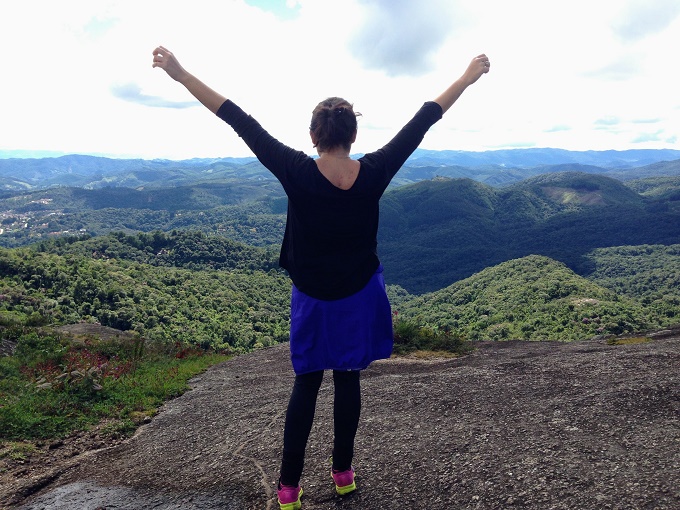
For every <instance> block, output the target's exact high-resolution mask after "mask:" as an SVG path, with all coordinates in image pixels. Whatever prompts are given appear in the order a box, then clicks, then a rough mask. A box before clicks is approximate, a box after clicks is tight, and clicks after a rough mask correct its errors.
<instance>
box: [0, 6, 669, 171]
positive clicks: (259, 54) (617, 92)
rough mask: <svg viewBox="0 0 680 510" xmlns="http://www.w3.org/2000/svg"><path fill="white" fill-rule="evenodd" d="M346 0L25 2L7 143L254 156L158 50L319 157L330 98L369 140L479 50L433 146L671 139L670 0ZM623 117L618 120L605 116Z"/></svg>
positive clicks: (0, 107) (4, 135)
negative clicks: (476, 75)
mask: <svg viewBox="0 0 680 510" xmlns="http://www.w3.org/2000/svg"><path fill="white" fill-rule="evenodd" d="M250 4H252V5H250ZM339 5H340V4H339V3H336V2H327V1H319V0H294V1H289V2H287V4H284V3H283V2H278V3H276V2H273V1H267V0H249V1H248V2H246V1H245V0H213V1H211V0H194V1H193V2H185V1H179V0H165V1H163V2H161V1H159V0H145V1H143V2H140V1H137V0H102V1H97V2H93V1H91V0H62V1H60V2H53V1H51V0H24V1H22V2H14V3H13V4H12V10H11V14H9V15H4V13H3V15H0V45H1V47H2V48H4V49H5V51H4V52H3V76H4V79H3V86H2V88H0V118H1V119H2V121H0V149H4V150H12V149H24V150H25V149H34V150H41V149H42V150H56V151H63V152H85V153H106V154H119V155H138V156H143V157H171V158H184V157H187V158H188V157H195V156H240V155H248V154H249V152H248V149H247V148H246V147H245V146H244V144H243V143H242V141H241V140H240V139H239V138H238V137H236V136H235V135H234V134H233V132H231V130H230V129H229V128H228V127H227V126H224V125H222V124H221V122H220V121H219V120H218V119H215V118H212V117H211V115H210V113H209V112H207V111H206V110H205V109H203V108H191V107H189V106H191V105H194V104H195V102H194V100H193V98H192V97H191V96H190V95H189V94H188V93H187V92H186V90H184V89H183V87H181V86H180V85H179V84H177V83H175V82H173V81H172V80H170V79H169V78H168V77H167V76H165V73H164V72H163V71H161V70H160V69H152V67H151V51H152V50H153V48H154V47H155V46H157V45H158V44H163V45H165V46H166V47H168V48H170V49H171V50H172V51H174V52H175V53H176V54H177V55H178V57H179V58H180V60H181V62H182V63H183V64H184V65H185V67H187V69H189V70H190V71H192V72H194V73H195V74H196V75H197V76H199V77H200V78H201V79H203V80H204V81H205V82H206V83H208V84H209V85H211V86H212V87H214V88H215V89H217V90H219V91H220V92H222V93H223V94H225V95H226V96H227V97H229V98H230V99H233V100H234V101H236V102H237V103H238V104H239V105H241V106H242V107H243V108H244V109H245V110H246V111H248V112H249V113H251V114H253V115H254V116H255V117H256V118H257V119H258V120H260V122H261V123H262V124H263V125H264V126H265V127H267V128H268V129H269V130H270V131H271V132H272V134H274V135H275V136H277V137H278V138H280V139H281V140H282V141H284V142H285V143H288V144H290V145H292V146H295V147H296V148H299V149H301V150H305V151H310V152H311V151H312V147H311V143H310V141H309V137H308V133H307V127H308V124H309V117H310V114H311V110H312V108H313V107H314V105H315V104H316V103H317V102H318V101H320V100H321V99H323V98H325V97H328V96H332V95H339V96H342V97H345V98H347V99H348V100H350V101H352V102H353V103H354V104H355V106H356V108H357V109H358V110H359V111H361V112H362V114H363V117H362V118H361V121H360V125H359V130H360V132H359V139H358V141H357V143H356V144H355V147H354V148H355V150H356V151H357V152H366V151H369V150H373V149H375V148H377V147H378V146H379V145H380V144H382V143H385V142H386V141H387V140H389V138H390V137H391V136H392V135H394V134H395V133H396V130H397V129H398V128H399V127H400V126H401V125H402V124H403V123H404V122H406V121H407V120H408V119H409V118H410V117H411V116H412V114H413V113H414V112H415V110H416V109H417V108H418V107H419V106H420V104H422V102H423V101H425V100H429V99H432V98H434V97H436V95H437V94H438V93H440V92H441V91H442V90H443V89H444V88H445V87H446V86H448V85H449V84H450V83H451V82H452V81H453V80H454V79H456V78H457V77H458V76H459V75H460V74H461V73H462V71H463V70H464V68H465V66H466V65H467V64H468V62H469V61H470V59H471V58H472V57H473V56H475V55H476V54H478V53H480V52H486V53H487V54H488V55H489V57H490V58H491V62H492V68H491V72H490V73H489V75H487V76H484V77H483V78H482V79H481V80H480V81H479V82H478V83H477V84H475V85H474V86H473V87H471V88H470V89H469V90H467V91H466V92H465V94H464V95H463V97H462V98H461V99H460V101H459V102H458V103H457V104H456V105H455V106H454V107H453V109H452V110H451V111H450V112H449V113H447V115H446V116H445V118H444V119H443V120H442V121H440V123H438V124H437V125H436V126H434V128H433V129H432V130H431V131H430V132H429V133H428V135H427V136H426V138H425V140H424V142H423V147H426V148H434V149H461V150H485V149H490V148H498V147H512V146H515V147H524V146H536V147H540V146H551V147H561V148H566V149H578V150H587V149H610V148H611V149H624V148H628V147H631V146H632V145H633V144H635V146H645V147H650V148H661V147H672V148H678V136H679V135H680V132H679V131H680V97H679V96H678V94H677V90H680V77H678V73H676V72H675V71H674V65H675V62H676V61H677V57H676V55H675V52H676V51H677V48H678V47H680V15H679V10H680V8H678V5H679V4H678V2H677V1H674V0H673V1H670V0H668V1H667V0H659V1H655V2H644V1H643V0H601V1H598V2H592V1H590V0H572V2H569V3H563V4H556V3H554V2H545V1H542V0H541V1H539V0H515V1H513V2H507V1H502V0H427V1H422V2H413V1H407V0H392V1H388V0H375V1H371V2H368V1H364V0H345V1H343V2H342V4H341V7H339ZM7 77H11V79H7ZM150 106H152V107H150ZM614 118H616V119H619V122H618V123H617V124H611V125H606V124H602V123H601V122H600V123H598V122H597V121H598V120H602V119H614ZM636 119H654V120H655V123H653V124H651V123H650V124H646V123H643V122H641V121H640V120H636ZM650 133H651V134H650Z"/></svg>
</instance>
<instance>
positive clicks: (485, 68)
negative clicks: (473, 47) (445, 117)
mask: <svg viewBox="0 0 680 510" xmlns="http://www.w3.org/2000/svg"><path fill="white" fill-rule="evenodd" d="M490 66H491V64H490V63H489V59H488V58H487V56H486V55H484V54H483V53H482V54H481V55H478V56H476V57H475V58H473V59H472V62H470V65H469V66H468V68H467V69H466V70H465V72H464V73H463V76H461V77H460V78H458V79H457V80H456V81H454V82H453V83H452V84H451V86H450V87H449V88H447V89H446V90H445V91H444V92H442V93H441V94H440V95H439V97H438V98H437V99H435V100H434V102H435V103H438V104H439V106H441V107H442V111H443V113H446V111H447V110H448V109H449V108H451V106H452V105H453V103H455V102H456V100H457V99H458V98H459V97H460V95H461V94H462V93H463V92H464V91H465V89H466V88H468V87H469V86H470V85H472V84H473V83H475V82H476V81H477V80H479V78H480V76H482V75H483V74H485V73H488V72H489V68H490Z"/></svg>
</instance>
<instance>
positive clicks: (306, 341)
mask: <svg viewBox="0 0 680 510" xmlns="http://www.w3.org/2000/svg"><path fill="white" fill-rule="evenodd" d="M382 272H383V267H382V265H380V267H378V270H377V271H376V272H375V274H374V275H373V276H372V277H371V279H370V280H369V282H368V283H367V284H366V286H365V287H364V288H363V289H361V290H360V291H359V292H357V293H356V294H352V295H351V296H349V297H346V298H342V299H336V300H333V301H324V300H320V299H315V298H313V297H310V296H308V295H307V294H305V293H303V292H300V291H299V290H298V289H297V287H295V285H293V291H292V295H291V300H290V355H291V361H292V363H293V370H294V371H295V373H296V374H306V373H308V372H315V371H317V370H362V369H364V368H366V367H368V365H370V364H371V362H373V361H375V360H377V359H384V358H389V357H390V356H391V354H392V342H393V338H394V336H393V333H392V311H391V309H390V303H389V301H388V299H387V294H386V292H385V280H384V278H383V274H382Z"/></svg>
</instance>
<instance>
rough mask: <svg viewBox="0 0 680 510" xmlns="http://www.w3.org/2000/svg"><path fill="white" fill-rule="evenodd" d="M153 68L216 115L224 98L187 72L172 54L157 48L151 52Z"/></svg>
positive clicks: (160, 47) (164, 49)
mask: <svg viewBox="0 0 680 510" xmlns="http://www.w3.org/2000/svg"><path fill="white" fill-rule="evenodd" d="M153 67H160V68H161V69H163V70H164V71H165V72H166V73H168V76H170V78H172V79H173V80H175V81H178V82H179V83H181V84H182V85H184V86H185V87H186V88H187V90H188V91H189V92H191V94H192V95H193V96H194V97H195V98H196V99H198V100H199V101H200V102H201V103H202V104H203V105H204V106H205V107H206V108H207V109H208V110H210V111H211V112H213V113H217V110H219V108H220V106H222V103H224V102H225V101H226V98H225V97H224V96H223V95H221V94H219V93H217V92H215V91H214V90H213V89H211V88H210V87H208V86H207V85H206V84H205V83H203V82H202V81H201V80H199V79H198V78H196V77H195V76H194V75H192V74H191V73H189V72H187V71H186V70H185V69H184V68H183V67H182V66H181V65H180V63H179V61H178V60H177V57H175V55H173V53H172V52H171V51H170V50H168V49H167V48H164V47H163V46H159V47H158V48H156V49H155V50H153Z"/></svg>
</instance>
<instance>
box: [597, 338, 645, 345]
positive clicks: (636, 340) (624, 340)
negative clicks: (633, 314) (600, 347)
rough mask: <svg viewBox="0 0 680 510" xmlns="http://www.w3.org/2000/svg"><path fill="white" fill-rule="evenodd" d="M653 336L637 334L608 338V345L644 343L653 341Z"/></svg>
mask: <svg viewBox="0 0 680 510" xmlns="http://www.w3.org/2000/svg"><path fill="white" fill-rule="evenodd" d="M651 340H652V339H651V338H649V337H646V336H635V337H630V338H610V339H608V340H607V344H608V345H632V344H644V343H647V342H651Z"/></svg>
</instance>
